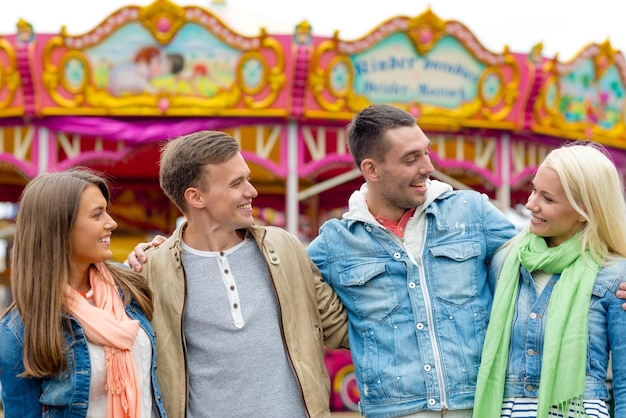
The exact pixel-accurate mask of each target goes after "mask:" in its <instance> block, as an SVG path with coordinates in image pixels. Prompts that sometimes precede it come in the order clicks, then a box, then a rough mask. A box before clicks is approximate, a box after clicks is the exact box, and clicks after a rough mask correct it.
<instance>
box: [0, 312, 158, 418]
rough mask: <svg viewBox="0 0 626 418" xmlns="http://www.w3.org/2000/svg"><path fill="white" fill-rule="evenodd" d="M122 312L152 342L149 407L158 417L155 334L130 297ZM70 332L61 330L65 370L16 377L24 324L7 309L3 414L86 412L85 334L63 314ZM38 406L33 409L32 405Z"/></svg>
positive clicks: (0, 331) (1, 363)
mask: <svg viewBox="0 0 626 418" xmlns="http://www.w3.org/2000/svg"><path fill="white" fill-rule="evenodd" d="M126 313H127V314H128V315H129V316H130V317H131V318H133V319H136V320H138V321H139V324H140V326H141V328H143V330H144V331H145V332H146V333H147V334H148V336H149V337H150V341H151V343H152V372H151V375H152V376H151V380H152V394H153V399H154V403H153V408H156V409H157V412H158V416H159V417H161V418H163V417H165V416H166V414H165V410H164V409H163V402H162V401H161V392H160V391H159V387H158V385H157V379H156V349H155V334H154V332H153V330H152V326H151V325H150V322H149V321H148V319H147V318H146V317H145V315H144V314H143V313H142V311H141V310H140V309H139V307H138V306H137V304H136V303H135V302H134V300H133V301H132V302H131V303H130V304H129V305H128V306H126ZM66 318H67V319H69V323H70V324H71V331H69V330H66V332H65V343H64V347H63V350H64V351H65V353H66V358H67V364H68V370H66V371H64V372H61V373H59V374H58V375H56V376H54V377H52V378H45V379H42V378H20V377H18V375H19V374H20V373H22V372H24V363H23V360H22V355H23V339H24V324H23V323H22V319H21V317H20V315H19V314H18V312H17V309H16V308H13V309H11V310H10V311H9V312H8V313H7V314H6V315H5V316H4V317H3V318H2V319H1V320H0V382H1V383H2V400H3V402H4V413H5V415H6V416H7V417H20V418H31V417H32V418H35V417H55V418H56V417H59V418H60V417H67V418H70V417H71V418H79V417H81V418H82V417H85V416H86V415H87V408H88V406H89V385H90V378H91V372H90V359H89V350H88V348H87V340H86V337H85V333H84V332H83V329H82V327H81V325H80V324H79V323H78V321H77V320H76V319H75V318H73V317H72V316H70V315H66ZM36 404H40V405H41V408H40V409H39V408H38V409H34V408H33V405H36Z"/></svg>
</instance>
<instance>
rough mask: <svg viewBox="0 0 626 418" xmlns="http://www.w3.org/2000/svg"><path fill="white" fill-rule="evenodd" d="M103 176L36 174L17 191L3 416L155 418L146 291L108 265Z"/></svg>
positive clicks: (4, 333) (3, 350)
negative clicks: (19, 195)
mask: <svg viewBox="0 0 626 418" xmlns="http://www.w3.org/2000/svg"><path fill="white" fill-rule="evenodd" d="M108 205H109V189H108V186H107V184H106V182H105V180H104V179H103V178H101V177H100V176H98V175H96V174H94V173H92V172H89V171H86V170H80V169H74V170H69V171H66V172H59V173H47V174H41V175H39V176H38V177H36V178H35V179H33V180H32V181H31V182H30V183H29V184H28V185H27V186H26V188H25V189H24V192H23V194H22V197H21V200H20V208H19V211H18V215H17V220H16V227H17V229H16V232H15V239H14V244H13V249H12V254H11V290H12V292H13V297H14V303H13V305H12V306H11V307H9V310H8V311H7V312H6V313H5V314H4V316H3V317H2V319H1V320H0V383H1V384H2V400H3V402H4V409H5V412H4V413H5V417H6V418H16V417H19V418H24V417H41V416H44V417H48V416H49V417H52V416H54V417H93V418H95V417H103V418H104V417H108V418H111V417H115V418H125V417H130V418H151V417H157V416H158V417H164V416H165V412H164V409H163V405H162V403H161V400H160V399H161V396H160V393H159V389H158V386H157V382H156V372H155V360H156V355H155V350H154V347H155V336H154V332H153V330H152V327H151V326H150V322H149V320H150V318H151V316H152V293H151V291H150V289H149V288H148V286H147V284H146V282H145V281H144V280H143V278H142V277H141V276H139V275H137V274H135V273H134V272H132V271H131V270H130V269H126V268H124V267H120V266H117V265H115V264H112V263H110V262H108V260H110V259H111V257H112V253H111V249H110V245H111V233H112V231H113V230H114V229H115V228H116V227H117V223H116V222H115V221H114V220H113V218H111V216H110V215H109V213H108Z"/></svg>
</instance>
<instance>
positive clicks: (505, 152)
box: [496, 134, 511, 212]
mask: <svg viewBox="0 0 626 418" xmlns="http://www.w3.org/2000/svg"><path fill="white" fill-rule="evenodd" d="M500 180H501V181H500V186H499V187H498V190H497V191H496V200H497V201H498V203H499V204H500V210H501V211H503V212H506V211H507V210H508V209H509V208H510V207H511V138H510V136H509V134H504V135H502V138H501V139H500Z"/></svg>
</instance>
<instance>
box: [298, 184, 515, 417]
mask: <svg viewBox="0 0 626 418" xmlns="http://www.w3.org/2000/svg"><path fill="white" fill-rule="evenodd" d="M426 205H427V207H426V208H425V211H424V214H423V216H425V218H426V226H425V229H422V230H423V232H422V233H424V234H425V236H424V239H423V242H424V245H423V246H422V248H421V249H420V250H419V251H417V254H415V252H413V253H412V252H411V251H410V250H409V249H408V248H407V247H406V246H405V243H404V241H403V240H400V239H399V238H398V237H397V236H395V235H394V234H392V233H391V232H390V231H388V230H386V229H384V228H383V227H382V226H381V225H380V224H378V223H377V222H376V221H375V219H374V218H373V216H371V215H369V216H370V218H371V221H370V222H368V221H364V220H363V219H366V217H365V216H361V217H360V219H345V218H344V219H342V220H337V219H334V220H330V221H327V222H326V223H325V224H324V225H322V227H321V228H320V233H319V235H318V237H317V238H315V240H313V241H312V242H311V244H310V245H309V247H308V249H307V251H308V253H309V255H310V256H311V258H312V259H313V261H314V262H315V264H316V265H317V266H318V267H319V269H320V270H321V272H322V276H323V278H324V280H325V281H327V282H328V283H329V284H330V285H331V286H332V287H333V289H334V290H335V292H337V294H338V295H339V298H340V299H341V301H342V302H343V304H344V306H345V307H346V309H347V312H348V318H349V338H350V349H351V353H352V359H353V362H354V366H355V376H356V380H357V385H358V389H359V394H360V398H361V399H360V408H361V412H362V413H363V414H364V415H367V416H383V417H394V416H402V415H408V414H411V413H415V412H419V411H424V410H435V411H439V410H442V409H443V408H447V409H467V408H472V406H473V404H474V393H475V389H476V378H477V375H478V368H479V365H480V357H481V353H482V347H483V342H484V338H485V332H486V329H487V324H488V320H489V313H490V309H491V302H492V298H493V287H492V286H491V285H490V284H489V283H488V281H487V270H488V262H489V260H490V259H491V256H492V255H493V254H494V253H495V251H496V250H497V248H498V247H499V246H500V245H501V244H503V243H504V242H505V241H507V240H508V239H510V238H511V237H513V236H514V235H515V233H516V231H515V228H514V226H513V225H512V224H511V223H510V222H509V221H508V219H507V218H506V217H505V216H504V214H503V213H502V212H500V211H499V210H498V209H497V208H496V207H495V206H493V205H492V204H491V203H489V201H488V199H487V197H486V196H485V195H481V194H479V193H476V192H471V191H453V192H446V193H444V194H442V195H440V196H438V197H436V198H435V199H433V200H432V201H431V202H430V203H428V202H427V203H426ZM410 224H411V222H409V224H407V229H406V231H405V235H404V237H405V240H407V239H408V238H407V235H408V234H417V233H419V232H418V229H416V228H414V229H409V225H410Z"/></svg>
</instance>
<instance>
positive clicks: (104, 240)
mask: <svg viewBox="0 0 626 418" xmlns="http://www.w3.org/2000/svg"><path fill="white" fill-rule="evenodd" d="M98 242H102V243H104V244H110V243H111V237H110V236H108V237H104V238H100V239H99V240H98Z"/></svg>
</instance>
